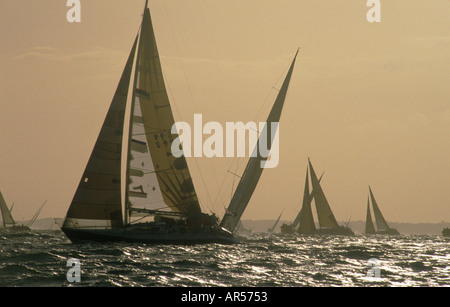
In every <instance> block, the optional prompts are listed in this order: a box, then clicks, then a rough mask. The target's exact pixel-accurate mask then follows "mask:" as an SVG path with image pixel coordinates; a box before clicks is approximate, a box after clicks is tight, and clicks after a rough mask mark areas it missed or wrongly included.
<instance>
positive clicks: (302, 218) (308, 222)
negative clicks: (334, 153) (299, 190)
mask: <svg viewBox="0 0 450 307" xmlns="http://www.w3.org/2000/svg"><path fill="white" fill-rule="evenodd" d="M308 165H309V173H310V177H311V185H312V188H313V192H312V193H310V192H309V180H308V169H307V170H306V179H305V189H304V193H303V203H302V209H301V210H300V212H299V214H298V216H297V218H296V219H295V220H294V222H293V223H292V224H291V225H286V226H285V227H282V232H283V233H294V232H298V233H299V234H305V235H316V234H330V235H354V232H353V231H352V230H351V229H350V227H348V226H342V225H339V224H338V223H337V221H336V218H335V217H334V214H333V211H332V210H331V207H330V205H329V203H328V200H327V198H326V196H325V194H324V192H323V189H322V187H321V185H320V181H319V179H318V178H317V176H316V172H315V171H314V168H313V166H312V163H311V161H310V159H308ZM321 178H322V177H321ZM312 200H314V203H315V207H316V211H317V218H318V222H319V227H316V225H315V222H314V218H313V211H312V207H311V204H312ZM297 225H298V229H296V227H297Z"/></svg>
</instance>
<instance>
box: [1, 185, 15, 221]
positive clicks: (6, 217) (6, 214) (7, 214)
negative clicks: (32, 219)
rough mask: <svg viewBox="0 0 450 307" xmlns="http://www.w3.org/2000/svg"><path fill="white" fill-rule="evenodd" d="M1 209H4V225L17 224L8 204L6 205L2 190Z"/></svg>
mask: <svg viewBox="0 0 450 307" xmlns="http://www.w3.org/2000/svg"><path fill="white" fill-rule="evenodd" d="M0 211H2V219H3V226H4V227H8V226H14V225H15V224H16V223H15V222H14V219H13V217H12V215H11V212H10V211H9V209H8V206H7V205H6V202H5V199H4V198H3V195H2V192H0Z"/></svg>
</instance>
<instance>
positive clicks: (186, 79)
mask: <svg viewBox="0 0 450 307" xmlns="http://www.w3.org/2000/svg"><path fill="white" fill-rule="evenodd" d="M163 5H164V10H165V13H166V16H167V19H168V20H169V26H170V30H171V33H172V37H173V38H174V42H175V48H176V51H177V54H180V52H179V48H178V44H177V41H176V39H175V35H174V31H173V28H172V23H171V21H170V17H169V13H168V11H167V5H166V2H163ZM180 64H181V69H182V71H183V76H184V79H185V81H186V83H187V88H188V92H189V95H190V98H191V101H192V104H193V105H194V112H196V110H197V107H196V105H195V100H194V97H193V95H192V92H191V88H190V86H189V81H188V78H187V76H186V70H185V68H184V65H183V61H182V60H180ZM167 87H168V88H169V92H170V94H171V96H172V97H173V98H174V95H173V93H172V91H171V89H170V87H169V86H167ZM173 102H174V100H173ZM174 106H175V110H176V112H177V114H178V117H179V118H180V119H181V118H182V117H181V115H180V112H179V110H178V108H177V105H176V103H174ZM193 159H194V162H195V164H196V166H197V169H198V172H199V174H200V178H201V179H202V182H203V186H204V189H205V191H206V194H207V196H208V200H209V203H210V204H209V208H208V209H209V210H211V211H212V201H211V196H210V195H209V190H208V188H207V186H206V183H205V179H204V178H203V174H202V171H201V169H200V166H199V164H198V161H197V159H196V157H194V158H193ZM209 163H211V160H209ZM210 169H213V168H212V166H211V167H210ZM213 176H214V180H215V182H216V185H217V186H218V182H217V178H216V176H215V173H214V172H213Z"/></svg>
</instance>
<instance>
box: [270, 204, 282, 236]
mask: <svg viewBox="0 0 450 307" xmlns="http://www.w3.org/2000/svg"><path fill="white" fill-rule="evenodd" d="M283 212H284V209H283V211H281V213H280V215H279V216H278V218H277V220H276V221H275V223H274V224H273V226H272V227H270V228H269V229H267V232H268V233H272V232H273V231H274V230H275V227H277V225H278V223H279V222H280V218H281V215H282V214H283Z"/></svg>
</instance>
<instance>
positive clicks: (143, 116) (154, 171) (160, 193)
mask: <svg viewBox="0 0 450 307" xmlns="http://www.w3.org/2000/svg"><path fill="white" fill-rule="evenodd" d="M133 90H134V93H133V97H134V99H133V100H134V108H133V109H134V113H133V121H132V128H131V130H132V132H131V140H132V142H131V146H130V158H129V159H130V163H129V167H128V174H129V176H128V190H127V193H128V204H129V205H130V206H131V208H132V207H133V206H134V207H139V206H141V204H144V203H149V202H151V203H152V206H151V207H150V208H147V209H164V208H166V207H168V208H170V209H171V210H172V211H175V212H182V213H188V214H190V213H200V212H201V208H200V204H199V201H198V197H197V194H196V192H195V188H194V185H193V181H192V177H191V175H190V172H189V169H188V165H187V162H186V159H185V157H184V156H181V157H179V158H176V157H174V156H173V154H172V151H171V145H172V141H173V140H174V139H176V138H177V137H178V135H177V134H172V131H171V129H172V126H173V125H174V123H175V120H174V117H173V114H172V109H171V106H170V101H169V97H168V94H167V90H166V87H165V83H164V78H163V73H162V68H161V62H160V59H159V53H158V48H157V45H156V39H155V34H154V31H153V26H152V22H151V18H150V11H149V10H148V9H146V10H145V12H144V18H143V22H142V30H141V36H140V41H139V48H138V56H137V59H136V79H135V85H134V89H133ZM144 159H146V161H144ZM147 179H150V180H147ZM155 179H156V180H155ZM139 197H141V198H143V199H142V202H139V201H138V198H139ZM139 203H141V204H139Z"/></svg>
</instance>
